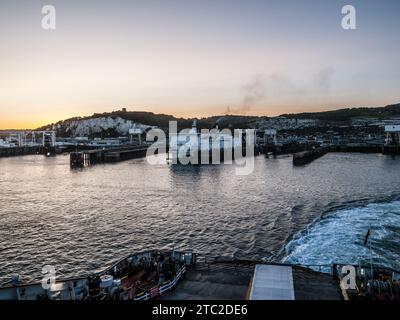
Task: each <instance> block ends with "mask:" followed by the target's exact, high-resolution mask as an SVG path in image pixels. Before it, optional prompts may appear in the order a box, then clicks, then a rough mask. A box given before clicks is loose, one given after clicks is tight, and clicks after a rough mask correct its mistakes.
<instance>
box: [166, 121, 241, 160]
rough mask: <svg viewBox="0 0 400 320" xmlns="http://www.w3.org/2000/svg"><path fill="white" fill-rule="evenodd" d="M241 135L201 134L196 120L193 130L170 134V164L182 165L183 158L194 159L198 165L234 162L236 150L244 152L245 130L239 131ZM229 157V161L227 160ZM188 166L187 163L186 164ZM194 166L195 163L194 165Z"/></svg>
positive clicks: (217, 130)
mask: <svg viewBox="0 0 400 320" xmlns="http://www.w3.org/2000/svg"><path fill="white" fill-rule="evenodd" d="M238 132H240V133H241V135H238V136H235V135H234V134H233V135H232V132H230V130H229V133H228V131H223V130H222V131H219V129H218V127H217V128H215V131H214V132H213V131H210V132H209V133H207V134H204V133H201V132H199V131H198V128H197V121H196V120H194V121H193V124H192V128H191V129H190V130H187V131H186V132H180V133H174V132H170V133H169V151H168V162H169V163H171V164H179V163H181V157H182V156H187V157H193V160H194V162H195V163H196V164H199V163H202V161H205V162H206V163H207V164H208V163H211V162H212V163H214V162H216V163H221V162H223V161H224V160H233V159H234V157H235V151H234V150H235V149H237V150H240V151H242V149H243V148H244V144H243V140H244V138H243V135H244V132H245V130H239V131H238ZM225 157H228V158H229V159H225ZM184 164H186V163H184ZM192 164H194V163H192Z"/></svg>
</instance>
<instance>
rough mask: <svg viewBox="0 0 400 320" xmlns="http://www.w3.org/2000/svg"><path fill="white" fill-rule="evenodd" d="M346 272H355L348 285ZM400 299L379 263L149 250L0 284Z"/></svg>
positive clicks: (50, 296)
mask: <svg viewBox="0 0 400 320" xmlns="http://www.w3.org/2000/svg"><path fill="white" fill-rule="evenodd" d="M343 267H345V268H346V270H348V269H349V267H350V268H352V269H353V270H354V276H355V279H354V280H355V283H354V287H353V288H349V287H348V286H346V285H345V284H346V283H345V282H346V281H347V276H348V274H347V273H343V270H344V269H343ZM316 268H317V269H316ZM150 299H160V300H187V299H189V300H400V272H399V271H396V270H392V269H390V268H383V267H379V266H373V265H369V266H360V265H357V266H345V265H343V264H333V265H329V266H327V265H323V266H300V265H290V264H275V263H265V262H263V261H243V260H218V259H217V260H215V259H210V258H209V257H207V256H198V255H196V254H195V253H193V252H192V251H187V252H178V251H175V250H166V251H165V250H149V251H144V252H139V253H136V254H132V255H129V256H128V257H125V258H123V259H121V260H119V261H118V262H116V263H115V264H113V265H112V266H110V267H108V268H106V269H105V270H104V271H100V272H97V273H94V274H91V275H88V276H86V277H78V278H69V279H58V280H57V281H55V282H53V283H51V281H49V280H45V281H44V283H42V282H39V283H28V284H23V283H21V282H20V281H19V279H18V277H16V278H14V280H13V282H12V283H10V284H8V285H5V286H3V287H1V288H0V300H150Z"/></svg>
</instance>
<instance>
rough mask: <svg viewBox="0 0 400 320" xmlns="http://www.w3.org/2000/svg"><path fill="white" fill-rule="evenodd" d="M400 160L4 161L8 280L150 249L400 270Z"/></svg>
mask: <svg viewBox="0 0 400 320" xmlns="http://www.w3.org/2000/svg"><path fill="white" fill-rule="evenodd" d="M399 178H400V158H392V157H389V156H382V155H376V154H373V155H366V154H340V153H337V154H335V153H331V154H328V155H326V156H324V157H322V158H320V159H318V160H316V161H314V162H313V163H311V164H309V165H307V166H305V167H293V166H292V161H291V158H290V157H286V158H280V159H266V158H264V157H262V156H260V157H256V159H255V169H254V172H253V173H252V174H251V175H249V176H236V175H235V167H234V166H232V165H220V166H211V165H210V166H195V167H191V166H169V165H157V166H154V165H149V164H148V163H147V162H146V160H145V159H137V160H131V161H126V162H121V163H117V164H107V165H98V166H93V167H90V168H85V169H84V170H81V171H76V170H75V171H74V170H70V168H69V157H67V156H57V157H56V158H44V157H42V156H27V157H20V158H3V159H0V206H1V207H0V240H1V241H0V280H3V281H4V280H8V279H9V278H10V276H11V275H12V274H15V273H18V274H20V275H21V276H22V278H23V280H26V281H28V280H34V279H36V280H37V279H40V278H41V269H42V267H43V266H44V265H45V264H50V265H53V266H55V268H56V270H57V274H58V276H78V275H82V274H86V273H89V272H92V271H94V270H95V269H98V268H103V267H106V266H107V265H108V264H110V263H111V262H113V261H115V260H117V259H119V258H121V257H122V256H125V255H127V254H130V253H132V252H135V251H137V250H144V249H147V248H172V247H175V248H176V249H189V248H191V249H194V251H196V252H198V253H201V254H209V255H211V256H213V257H223V258H237V259H261V258H264V257H267V258H269V259H271V260H276V261H281V260H285V261H290V262H298V263H304V264H314V263H316V264H322V263H327V262H331V261H338V262H345V263H347V262H358V261H359V259H366V257H368V255H369V253H368V250H367V248H365V247H364V246H363V239H364V235H365V233H366V232H367V230H368V227H369V226H370V225H371V227H372V233H371V241H372V251H373V255H374V261H375V262H379V263H382V264H384V265H388V266H399V251H400V230H399V228H400V215H399V213H400V202H399V201H398V200H399V199H400V197H399V196H400V183H399V181H400V179H399Z"/></svg>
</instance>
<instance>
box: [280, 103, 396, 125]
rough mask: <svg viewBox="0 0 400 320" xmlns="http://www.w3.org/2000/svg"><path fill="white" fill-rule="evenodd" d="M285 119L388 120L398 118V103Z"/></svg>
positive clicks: (311, 113)
mask: <svg viewBox="0 0 400 320" xmlns="http://www.w3.org/2000/svg"><path fill="white" fill-rule="evenodd" d="M282 116H284V117H287V118H296V119H315V120H323V121H348V120H351V119H352V118H376V119H380V120H383V119H390V118H393V117H399V118H400V103H398V104H392V105H388V106H386V107H378V108H348V109H339V110H333V111H324V112H305V113H298V114H285V115H282Z"/></svg>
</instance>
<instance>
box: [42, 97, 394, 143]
mask: <svg viewBox="0 0 400 320" xmlns="http://www.w3.org/2000/svg"><path fill="white" fill-rule="evenodd" d="M394 117H398V118H400V104H393V105H389V106H386V107H380V108H348V109H339V110H333V111H324V112H306V113H298V114H284V115H282V116H280V117H275V118H269V117H259V116H240V115H224V116H212V117H208V118H201V119H197V123H198V127H199V128H200V129H203V128H206V129H210V128H214V127H215V126H216V125H218V127H219V128H230V129H235V128H255V129H263V128H269V127H274V126H276V124H277V123H279V127H280V128H283V129H285V127H287V128H288V129H293V128H298V127H304V126H313V125H314V124H316V123H318V121H341V122H342V121H350V120H351V119H353V118H374V119H390V118H394ZM284 118H287V119H286V120H285V119H284ZM282 119H283V120H282ZM193 120H194V119H184V118H176V117H174V116H172V115H167V114H155V113H152V112H143V111H125V110H119V111H114V112H109V113H95V114H93V115H91V116H88V117H74V118H70V119H66V120H62V121H59V122H57V123H55V124H50V125H48V126H44V127H42V128H39V129H40V130H45V129H51V128H54V129H55V130H56V131H57V135H58V136H63V137H72V136H89V137H94V136H97V137H98V136H101V137H115V136H120V135H126V134H127V133H128V132H129V129H130V128H141V129H143V130H147V129H149V128H151V127H159V128H162V129H164V130H168V124H169V121H177V122H178V129H183V128H190V127H191V125H192V123H193ZM307 121H308V122H307Z"/></svg>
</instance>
